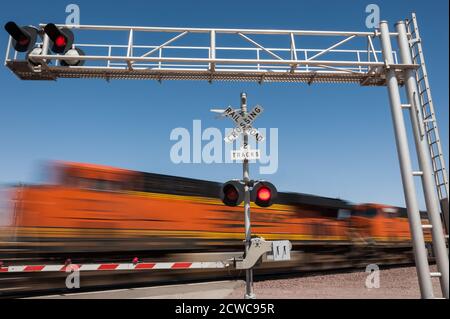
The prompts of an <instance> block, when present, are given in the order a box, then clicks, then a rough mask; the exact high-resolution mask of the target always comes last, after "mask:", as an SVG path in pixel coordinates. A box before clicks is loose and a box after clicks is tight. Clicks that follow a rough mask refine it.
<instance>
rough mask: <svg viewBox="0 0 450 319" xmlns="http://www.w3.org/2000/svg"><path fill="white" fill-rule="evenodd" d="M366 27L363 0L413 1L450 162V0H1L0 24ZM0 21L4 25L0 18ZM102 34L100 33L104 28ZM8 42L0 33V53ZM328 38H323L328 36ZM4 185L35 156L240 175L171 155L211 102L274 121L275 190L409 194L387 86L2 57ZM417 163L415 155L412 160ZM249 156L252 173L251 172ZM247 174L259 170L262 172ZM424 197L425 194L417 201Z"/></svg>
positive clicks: (207, 122)
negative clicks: (50, 67)
mask: <svg viewBox="0 0 450 319" xmlns="http://www.w3.org/2000/svg"><path fill="white" fill-rule="evenodd" d="M70 3H76V4H78V5H79V6H80V8H81V24H104V25H142V26H179V27H182V26H184V27H223V28H238V27H240V28H278V29H312V30H361V31H365V30H366V29H365V17H366V13H365V8H366V5H368V4H370V3H376V4H378V5H379V6H380V7H381V16H382V19H386V20H388V21H389V22H390V27H391V29H393V28H394V26H393V25H394V23H395V22H396V21H398V20H400V19H404V18H406V17H408V16H409V15H410V13H411V12H412V11H416V12H417V15H418V18H419V23H420V27H421V32H422V37H423V45H424V50H425V54H426V57H427V58H428V59H427V66H428V71H429V75H430V81H431V87H432V92H433V97H434V100H435V107H436V112H437V116H438V122H439V126H440V130H441V135H442V139H443V145H444V148H445V155H446V158H447V166H448V135H449V134H448V126H449V125H448V105H449V94H448V85H449V83H448V78H449V76H448V69H449V65H448V61H449V57H448V1H440V0H439V1H438V0H433V1H432V0H430V1H416V0H414V1H412V0H404V1H403V0H398V1H368V0H366V1H359V0H356V1H354V0H352V1H277V2H273V1H261V0H260V1H234V0H233V1H220V2H219V1H164V2H162V1H155V2H150V1H136V0H128V1H96V2H94V1H84V0H83V1H72V2H70V1H45V0H42V1H39V2H38V3H37V2H35V1H22V2H21V3H20V7H19V8H16V7H15V4H16V3H14V2H10V1H8V2H5V3H2V10H1V11H0V23H1V24H2V25H4V24H5V23H6V22H7V21H9V20H14V21H17V22H18V23H19V24H24V25H25V24H35V25H36V24H39V23H44V22H56V23H63V22H64V21H65V18H66V13H65V8H66V6H67V5H68V4H70ZM2 30H3V29H2ZM99 40H101V39H99ZM6 44H7V34H6V32H3V31H1V32H0V50H1V51H0V52H4V49H6ZM324 47H326V45H325V46H324ZM0 88H1V93H2V94H1V97H0V98H1V100H0V168H1V169H0V184H9V183H17V182H34V181H36V180H37V179H38V177H39V168H40V167H39V165H38V164H39V163H42V161H45V160H70V161H79V162H89V163H98V164H105V165H112V166H118V167H122V168H128V169H133V170H142V171H148V172H156V173H163V174H171V175H179V176H187V177H194V178H201V179H208V180H215V181H226V180H228V179H232V178H237V177H240V174H241V170H242V168H241V165H239V164H210V165H207V164H179V165H176V164H173V163H172V162H171V160H170V156H169V154H170V148H171V147H172V145H173V144H174V142H173V141H170V139H169V136H170V132H171V131H172V129H173V128H176V127H185V128H188V129H192V121H193V120H194V119H201V120H202V125H203V126H204V127H210V126H211V127H219V128H221V129H223V128H224V127H229V126H230V124H229V123H225V122H218V121H216V120H215V119H214V117H213V116H212V115H211V114H210V112H209V109H210V108H211V107H215V106H227V105H229V104H234V105H238V102H239V93H240V92H241V91H245V92H247V94H248V96H249V104H250V105H251V106H253V105H255V104H257V103H258V104H261V105H263V106H264V108H265V113H264V114H263V116H261V117H260V118H259V119H258V122H257V126H258V127H268V128H269V127H274V128H278V129H279V169H278V172H277V173H276V174H274V175H271V176H264V178H266V179H269V180H271V181H273V182H274V184H275V185H277V187H278V189H279V190H283V191H296V192H303V193H311V194H317V195H324V196H330V197H340V198H344V199H348V200H350V201H353V202H381V203H388V204H393V205H404V199H403V193H402V187H401V179H400V173H399V165H398V161H397V153H396V148H395V142H394V136H393V128H392V121H391V117H390V109H389V105H388V99H387V91H386V88H384V87H380V88H366V87H359V86H357V85H354V84H343V85H339V84H338V85H336V84H316V85H312V86H307V85H305V84H263V85H259V84H255V83H221V82H215V83H213V84H208V83H206V82H181V81H166V82H163V83H162V84H159V83H158V82H155V81H112V82H110V83H107V82H105V81H102V80H64V79H63V80H59V81H57V82H25V81H20V80H19V79H17V78H16V77H15V76H14V74H12V73H11V72H10V71H9V69H7V68H5V67H3V66H2V67H1V68H0ZM414 163H415V161H414ZM256 168H257V166H256V164H255V165H253V166H252V172H253V173H255V172H257V170H256ZM252 177H254V178H258V177H260V176H258V175H257V174H256V175H255V174H253V175H252ZM422 206H423V205H422Z"/></svg>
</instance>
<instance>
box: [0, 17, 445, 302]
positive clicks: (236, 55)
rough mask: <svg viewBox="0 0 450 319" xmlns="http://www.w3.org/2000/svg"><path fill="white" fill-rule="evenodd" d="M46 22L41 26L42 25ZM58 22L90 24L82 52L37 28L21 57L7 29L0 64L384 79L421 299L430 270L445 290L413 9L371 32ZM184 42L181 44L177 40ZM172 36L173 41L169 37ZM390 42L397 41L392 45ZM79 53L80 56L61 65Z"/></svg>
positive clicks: (74, 73)
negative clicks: (90, 39)
mask: <svg viewBox="0 0 450 319" xmlns="http://www.w3.org/2000/svg"><path fill="white" fill-rule="evenodd" d="M44 26H45V25H40V26H39V28H40V29H41V30H42V29H43V28H44ZM58 27H68V28H72V29H73V30H74V31H75V30H76V31H77V37H78V35H79V34H78V33H80V34H81V33H83V32H85V33H86V34H92V33H97V35H96V37H95V39H97V40H96V41H95V43H75V45H74V48H77V49H82V50H83V51H84V52H85V53H86V55H84V56H81V57H80V56H67V55H57V54H52V53H51V52H50V50H49V38H48V36H47V35H45V34H43V33H42V34H43V41H42V42H41V43H38V45H39V46H41V47H42V50H41V53H40V54H28V56H26V55H21V56H19V54H18V53H17V52H16V51H13V50H12V39H11V38H10V39H9V42H8V47H7V52H6V58H5V65H6V66H7V67H8V68H10V69H11V70H12V71H13V72H14V73H15V74H16V75H17V76H18V77H19V78H20V79H22V80H56V79H58V78H100V79H105V80H112V79H154V80H158V81H163V80H206V81H209V82H213V81H255V82H259V83H264V82H300V83H307V84H313V83H357V84H359V85H361V86H386V87H387V88H388V93H389V102H390V106H391V113H392V119H393V124H394V133H395V139H396V144H397V152H398V158H399V163H400V169H401V176H402V183H403V190H404V194H405V202H406V207H407V211H408V219H409V223H410V230H411V234H412V244H413V249H414V255H415V262H416V268H417V274H418V278H419V284H420V290H421V295H422V298H433V297H434V292H433V282H432V278H433V277H437V278H439V280H440V285H441V290H442V294H443V296H444V297H445V298H447V299H448V298H449V263H448V253H447V248H446V242H445V236H446V235H445V231H444V225H443V224H445V226H446V228H447V233H448V195H449V189H448V186H449V185H448V175H447V171H446V168H445V160H444V156H443V152H442V145H441V140H440V137H439V131H438V126H437V120H436V115H435V109H434V103H433V100H432V97H431V89H430V85H429V81H428V74H427V71H426V66H425V60H424V54H423V49H422V45H421V43H422V39H421V38H420V33H419V28H418V24H417V18H416V16H415V14H413V16H412V19H411V20H406V21H399V22H398V23H397V24H396V32H390V31H389V27H388V23H387V22H386V21H382V22H381V23H380V28H379V29H378V30H375V31H373V32H353V31H343V32H339V31H307V30H259V29H218V28H165V27H161V28H159V27H136V26H95V25H81V26H76V27H73V26H66V25H58ZM108 34H112V37H113V38H114V39H115V41H112V42H110V43H106V44H99V43H98V39H105V41H106V39H108V37H107V35H108ZM150 36H153V39H152V40H150V39H149V38H150ZM319 38H320V40H321V42H320V43H322V44H323V43H327V45H326V46H325V48H322V49H318V48H317V44H316V43H317V42H316V40H317V39H319ZM118 39H119V40H118ZM155 39H156V40H155ZM120 40H122V42H120ZM182 41H184V42H185V44H183V45H182V44H180V42H182ZM117 42H118V44H116V43H117ZM174 42H177V43H178V45H173V44H174ZM218 43H220V45H218ZM393 43H397V49H395V50H394V49H393V46H392V44H393ZM264 44H265V45H264ZM268 44H270V46H269V45H268ZM324 58H326V59H324ZM29 60H32V62H33V63H29ZM79 60H83V61H84V62H85V64H84V65H83V66H66V65H62V64H61V62H62V61H72V62H74V61H79ZM65 64H67V63H65ZM69 64H70V63H69ZM400 86H404V87H405V89H406V97H407V100H408V103H402V102H401V95H400ZM404 110H407V111H409V115H410V120H411V124H412V130H413V135H414V141H415V150H416V154H417V157H418V164H419V168H418V169H417V170H413V168H412V161H411V154H410V149H409V144H408V135H407V130H406V125H405V121H404V112H403V111H404ZM414 176H418V177H420V179H421V182H422V186H423V187H422V188H423V192H424V197H425V203H426V208H427V213H428V218H429V221H430V224H429V225H422V221H421V218H420V212H419V205H418V201H417V194H416V182H415V181H414ZM439 204H440V205H439ZM441 212H442V214H441ZM442 216H444V218H443V219H444V223H443V222H442V220H441V218H442ZM424 231H431V234H432V238H433V250H434V254H435V256H436V264H437V267H438V272H431V271H430V266H429V264H428V255H427V251H426V248H425V240H424ZM447 239H448V235H447Z"/></svg>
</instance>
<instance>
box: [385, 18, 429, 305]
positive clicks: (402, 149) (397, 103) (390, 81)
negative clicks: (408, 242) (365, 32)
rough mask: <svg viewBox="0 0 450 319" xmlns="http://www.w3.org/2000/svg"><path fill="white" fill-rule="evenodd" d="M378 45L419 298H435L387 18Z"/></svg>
mask: <svg viewBox="0 0 450 319" xmlns="http://www.w3.org/2000/svg"><path fill="white" fill-rule="evenodd" d="M380 32H381V47H382V51H383V58H384V60H385V62H386V67H387V70H386V81H387V87H388V93H389V102H390V106H391V113H392V120H393V124H394V133H395V141H396V145H397V153H398V159H399V163H400V172H401V177H402V183H403V192H404V194H405V202H406V209H407V213H408V221H409V225H410V230H411V236H412V244H413V250H414V257H415V262H416V269H417V276H418V278H419V286H420V292H421V295H422V298H424V299H431V298H434V293H433V285H432V281H431V275H430V266H429V264H428V255H427V251H426V249H425V239H424V235H423V231H422V221H421V218H420V213H419V207H418V203H417V197H416V187H415V184H414V177H413V174H412V173H413V170H412V164H411V157H410V153H409V146H408V139H407V133H406V127H405V122H404V118H403V113H402V104H401V99H400V90H399V86H398V80H397V77H396V75H395V70H394V69H393V68H392V67H391V66H392V65H393V64H394V59H393V54H392V44H391V38H390V36H389V26H388V23H387V21H381V22H380Z"/></svg>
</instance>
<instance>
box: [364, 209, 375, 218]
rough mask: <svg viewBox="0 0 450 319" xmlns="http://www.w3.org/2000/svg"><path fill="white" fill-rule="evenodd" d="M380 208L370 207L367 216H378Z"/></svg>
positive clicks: (366, 212)
mask: <svg viewBox="0 0 450 319" xmlns="http://www.w3.org/2000/svg"><path fill="white" fill-rule="evenodd" d="M377 212H378V210H377V209H376V208H369V209H367V210H366V211H365V212H364V213H365V216H366V217H369V218H373V217H375V216H377Z"/></svg>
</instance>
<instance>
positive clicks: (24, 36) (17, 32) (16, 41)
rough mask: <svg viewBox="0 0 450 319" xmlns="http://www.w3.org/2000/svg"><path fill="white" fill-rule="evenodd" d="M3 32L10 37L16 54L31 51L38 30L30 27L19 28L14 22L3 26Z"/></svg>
mask: <svg viewBox="0 0 450 319" xmlns="http://www.w3.org/2000/svg"><path fill="white" fill-rule="evenodd" d="M5 30H6V32H8V33H9V35H10V36H11V37H12V46H13V47H14V50H16V51H18V52H29V51H31V50H32V49H33V48H34V46H35V44H36V40H37V36H38V30H37V29H36V28H34V27H30V26H22V27H19V26H18V25H17V24H16V23H15V22H13V21H9V22H8V23H6V24H5Z"/></svg>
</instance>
